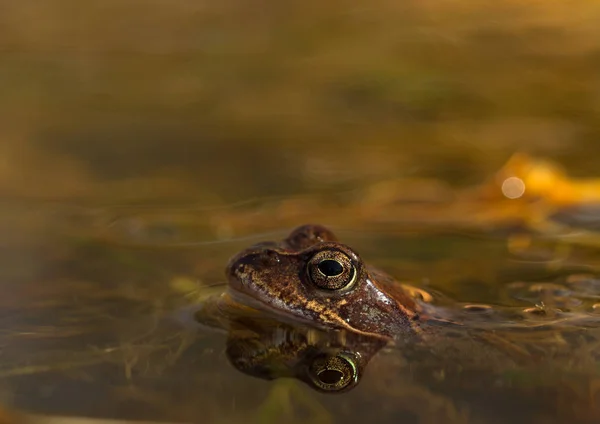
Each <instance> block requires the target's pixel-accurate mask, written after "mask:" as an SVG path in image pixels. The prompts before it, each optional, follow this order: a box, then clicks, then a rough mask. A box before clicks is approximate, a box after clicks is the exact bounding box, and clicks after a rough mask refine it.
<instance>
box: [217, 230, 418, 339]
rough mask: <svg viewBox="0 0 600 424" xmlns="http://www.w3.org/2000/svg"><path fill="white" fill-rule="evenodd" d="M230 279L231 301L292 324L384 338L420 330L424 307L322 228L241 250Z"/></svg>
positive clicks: (229, 269) (230, 269) (229, 270)
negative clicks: (309, 325)
mask: <svg viewBox="0 0 600 424" xmlns="http://www.w3.org/2000/svg"><path fill="white" fill-rule="evenodd" d="M323 260H325V262H327V263H325V264H324V265H323V262H322V261H323ZM334 262H335V263H334ZM325 265H328V266H329V268H328V267H327V266H325ZM331 267H333V268H331ZM321 268H322V269H324V270H325V271H323V272H322V271H321ZM325 274H327V275H325ZM329 274H335V275H329ZM227 276H228V279H229V289H230V294H231V297H232V298H234V299H235V300H238V301H240V302H241V303H245V304H248V305H250V306H253V307H257V308H258V309H263V310H267V311H270V312H274V313H276V314H277V315H278V316H279V317H282V318H287V319H289V320H291V321H299V322H303V323H308V324H311V325H315V326H317V327H321V328H335V329H343V330H347V331H351V332H354V333H357V334H360V335H364V336H373V337H379V338H385V339H391V338H396V337H402V336H406V335H409V334H413V333H414V332H415V331H416V328H417V326H416V320H417V319H418V317H419V308H418V306H417V305H416V304H415V302H414V301H413V300H412V298H411V297H410V296H409V295H408V294H407V293H406V292H405V291H404V290H403V289H402V288H401V286H400V285H399V284H398V283H396V282H395V281H394V280H393V279H392V278H391V277H390V276H388V275H386V274H385V273H383V272H381V271H378V270H376V269H374V268H371V267H368V266H367V265H365V264H364V262H363V261H362V260H361V258H360V257H359V256H358V254H357V253H356V252H354V251H353V250H352V249H350V248H349V247H348V246H346V245H344V244H342V243H340V242H339V241H338V239H337V238H336V236H335V235H334V234H333V233H332V232H331V231H329V230H328V229H326V228H324V227H322V226H318V225H305V226H302V227H299V228H297V229H295V230H294V231H293V232H292V233H291V234H290V235H289V236H288V237H287V238H286V239H284V240H283V241H281V242H280V243H275V242H265V243H259V244H257V245H254V246H252V247H250V248H248V249H246V250H244V251H242V252H240V253H239V254H237V255H236V256H235V257H233V258H232V259H231V260H230V262H229V265H228V266H227Z"/></svg>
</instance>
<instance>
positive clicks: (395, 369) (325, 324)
mask: <svg viewBox="0 0 600 424" xmlns="http://www.w3.org/2000/svg"><path fill="white" fill-rule="evenodd" d="M225 274H226V278H227V283H226V289H225V290H223V291H221V292H219V293H217V294H215V295H214V296H211V297H207V298H205V299H204V300H203V301H202V302H201V303H200V304H196V305H192V308H193V310H194V311H195V312H194V317H195V322H196V323H198V324H201V325H202V326H203V327H210V328H211V329H220V330H225V333H226V335H227V339H226V342H225V354H226V357H227V359H228V360H229V362H230V364H231V365H232V366H233V367H234V368H235V369H237V370H238V371H240V372H241V373H243V374H246V375H249V376H252V377H255V378H259V379H264V380H269V381H272V380H275V379H279V378H292V379H296V380H299V381H301V382H303V383H305V384H307V385H309V386H310V387H311V388H312V389H314V390H316V391H319V392H321V393H328V394H339V393H346V392H348V391H351V390H354V389H356V388H357V387H358V386H359V382H360V381H361V380H363V377H364V376H365V375H366V374H367V373H366V369H367V367H374V368H375V371H374V372H373V371H371V372H370V373H369V374H371V373H374V375H376V376H378V378H379V379H382V381H387V382H386V383H384V384H383V385H382V386H381V387H378V388H377V390H385V387H386V386H387V385H394V384H395V383H393V382H391V381H388V380H385V379H386V378H387V377H386V376H387V374H388V373H395V375H397V376H398V378H402V379H405V381H407V382H409V384H411V385H412V384H418V385H424V386H425V387H438V386H440V387H445V386H444V384H443V382H451V384H450V385H449V386H448V387H446V388H443V390H446V389H448V390H449V393H450V392H452V390H453V387H454V386H452V384H464V385H465V386H466V387H467V386H468V387H473V388H475V389H474V390H475V392H477V391H478V390H481V389H482V388H486V387H490V386H492V385H494V384H496V382H497V381H504V380H502V379H508V380H509V379H510V375H512V374H511V373H521V372H528V371H529V370H532V369H537V367H540V366H541V367H548V368H549V369H553V368H555V367H561V366H563V365H562V364H564V363H568V360H569V358H571V357H572V355H573V352H574V350H573V349H575V348H574V347H573V346H575V345H574V344H571V343H564V340H571V342H572V343H582V346H586V344H589V341H586V340H587V339H585V338H584V337H582V334H584V335H585V337H592V338H593V339H594V340H596V339H600V330H599V329H600V326H599V325H598V323H599V322H598V320H597V319H592V318H591V317H590V316H589V314H579V315H578V314H574V315H573V316H569V314H568V313H565V312H564V311H563V312H561V311H557V312H556V313H554V312H553V314H554V316H550V315H552V314H548V316H546V315H540V314H539V312H544V311H546V309H541V310H538V309H536V310H535V312H536V313H535V314H531V313H526V311H522V310H521V308H520V307H515V308H514V310H513V309H510V308H507V309H506V310H502V309H496V308H493V307H491V306H489V305H488V306H486V305H474V304H465V305H462V304H461V303H460V302H456V303H453V304H452V305H450V306H448V305H445V304H444V303H443V302H441V304H440V302H439V294H438V293H434V292H432V291H431V290H428V291H425V290H423V289H421V288H419V287H416V286H413V285H409V284H406V283H402V282H400V281H398V280H396V279H395V278H394V277H392V276H391V275H390V274H388V273H386V272H385V271H383V270H380V269H378V268H377V267H375V266H372V265H370V264H368V263H366V261H364V260H363V259H362V257H361V256H360V255H359V253H358V252H357V251H355V250H354V249H353V248H351V247H350V246H348V245H346V244H344V243H342V242H341V241H340V240H339V239H338V238H337V236H336V235H335V234H334V233H333V232H332V231H331V230H330V229H328V228H327V227H324V226H322V225H318V224H309V225H302V226H300V227H297V228H296V229H294V230H292V231H291V233H289V235H288V236H287V237H285V238H283V239H282V240H280V241H264V242H260V243H257V244H254V245H252V246H250V247H248V248H245V249H243V250H241V251H240V252H239V253H237V254H235V255H234V256H233V257H231V259H230V260H229V261H228V264H227V265H226V267H225ZM431 293H434V294H435V296H432V295H431ZM428 294H429V296H428ZM519 311H520V312H519ZM548 311H549V310H548ZM517 312H519V313H517ZM577 317H579V318H578V319H579V321H577V320H574V319H575V318H577ZM582 320H587V321H589V322H588V323H587V324H588V325H584V324H586V323H585V322H584V321H582ZM577 349H578V348H577ZM582 349H583V347H582ZM498 379H500V380H498ZM366 380H367V381H371V382H370V383H367V384H369V387H368V389H365V390H372V389H373V387H372V385H373V384H374V382H373V379H371V380H369V379H366ZM375 380H377V379H375ZM508 380H507V381H508ZM509 383H510V381H508V382H507V384H509ZM507 387H508V386H507Z"/></svg>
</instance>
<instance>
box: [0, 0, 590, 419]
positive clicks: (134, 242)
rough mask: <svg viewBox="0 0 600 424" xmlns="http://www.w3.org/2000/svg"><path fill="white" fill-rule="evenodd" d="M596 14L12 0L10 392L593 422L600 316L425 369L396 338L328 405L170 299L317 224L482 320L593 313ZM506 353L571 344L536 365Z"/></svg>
mask: <svg viewBox="0 0 600 424" xmlns="http://www.w3.org/2000/svg"><path fill="white" fill-rule="evenodd" d="M599 19H600V9H598V7H597V6H596V4H595V3H594V2H583V3H581V4H579V5H578V6H577V7H576V8H574V7H572V5H570V4H566V3H565V4H563V3H561V2H552V1H550V2H537V3H531V2H518V1H505V2H502V3H498V4H490V3H488V2H477V1H459V2H439V1H426V2H423V1H420V2H417V1H409V2H402V3H398V2H390V1H385V0H377V1H375V2H374V3H373V2H371V3H369V5H368V6H365V4H364V3H359V2H358V1H354V0H342V1H335V2H310V1H309V2H306V1H303V2H297V1H284V2H281V1H266V2H262V3H261V4H260V5H258V6H257V4H254V3H252V4H251V3H248V2H246V1H243V0H231V1H224V2H213V3H210V4H209V3H206V2H204V3H203V2H192V1H189V0H173V1H170V2H150V3H148V2H143V4H142V2H138V1H135V0H121V1H103V2H102V3H98V4H87V3H86V4H83V3H79V2H74V1H72V0H52V1H47V2H44V3H43V4H42V3H34V2H29V1H22V2H5V3H3V4H2V5H0V62H1V63H2V66H1V67H0V68H1V69H0V77H1V78H0V91H1V92H2V98H0V124H1V125H0V128H1V130H0V234H1V235H2V236H1V237H0V252H1V255H0V284H2V288H3V290H2V293H3V294H2V296H1V297H0V321H1V322H2V331H1V332H0V349H1V350H0V351H1V352H2V365H1V366H0V401H2V402H3V403H5V404H7V405H9V406H14V407H16V408H21V409H25V410H28V411H33V412H40V413H48V414H62V415H64V414H67V415H71V414H74V415H82V416H99V417H112V418H139V419H152V420H154V419H156V420H170V421H191V422H197V421H198V420H200V419H202V420H203V421H204V422H247V419H248V417H253V418H254V419H255V420H257V421H259V422H281V421H282V420H283V419H286V420H290V421H293V420H296V421H302V422H306V421H311V422H337V421H339V420H344V421H348V422H364V421H369V420H371V419H372V415H370V414H368V413H367V412H361V411H363V410H364V411H372V409H373V408H372V404H373V403H376V404H377V405H378V411H380V413H381V417H382V420H384V421H387V422H392V421H397V420H398V418H399V417H400V418H401V419H404V420H405V421H407V422H456V423H459V422H460V423H462V422H480V421H481V420H483V421H486V420H489V419H492V418H495V417H502V418H505V419H506V420H510V419H512V420H513V421H516V420H517V419H519V418H520V419H528V420H529V421H528V422H536V420H542V421H544V420H545V421H544V422H560V421H561V420H562V421H565V420H567V421H573V420H579V422H597V421H598V410H597V408H596V406H595V402H596V401H597V398H598V390H597V387H598V378H597V358H596V354H595V350H596V349H595V347H596V345H597V342H596V338H595V332H594V331H593V330H590V329H589V328H588V325H589V322H592V323H593V321H594V320H593V319H591V321H589V322H588V321H586V322H585V323H584V322H583V321H581V320H580V321H568V322H569V323H571V324H569V325H572V327H574V329H575V330H578V331H579V330H581V331H580V332H577V331H573V333H571V332H570V330H569V331H563V330H564V328H562V327H561V328H560V331H559V329H556V328H555V329H554V330H549V331H548V333H543V334H542V335H540V336H538V338H537V339H536V340H537V341H538V342H539V343H538V346H537V347H536V346H531V345H530V346H527V349H526V348H525V347H524V345H525V344H526V337H523V336H522V335H519V334H516V333H515V334H509V336H508V338H504V339H502V338H499V337H497V336H494V335H491V333H490V334H487V336H488V339H487V341H488V342H489V343H490V344H491V345H492V346H496V349H493V348H489V347H488V348H485V349H484V348H482V347H481V345H477V344H474V345H468V344H465V349H463V352H471V351H472V352H473V353H472V355H471V357H470V358H469V359H471V361H469V360H467V359H466V358H465V356H464V355H463V356H461V355H457V356H456V357H455V365H458V367H456V368H453V367H452V366H451V365H452V364H449V362H450V361H445V360H441V359H439V358H438V359H437V360H436V359H432V360H430V361H429V362H427V361H424V362H418V361H416V362H415V361H414V358H413V362H412V363H411V364H412V365H411V366H412V367H413V368H412V369H413V371H414V370H416V371H415V373H416V374H413V375H411V374H410V373H409V372H407V370H408V369H409V368H410V367H408V368H407V364H406V361H407V359H406V358H403V357H402V355H400V354H399V352H397V351H385V350H384V351H383V352H382V354H381V355H378V356H375V359H374V360H373V361H372V362H371V363H370V365H369V372H368V373H366V374H365V375H366V377H365V380H366V381H364V382H362V383H361V386H359V387H357V388H356V390H353V391H352V392H349V393H347V394H345V395H340V397H339V398H337V399H336V400H332V399H331V398H324V397H322V396H321V395H317V394H315V393H312V392H311V391H309V390H308V389H307V388H305V387H303V386H299V385H295V384H294V383H293V382H289V381H288V382H282V381H280V380H278V381H277V382H276V383H272V384H268V383H265V382H262V381H255V380H254V379H252V378H245V377H244V376H242V375H240V374H239V373H237V371H235V370H234V369H233V368H232V367H231V366H230V364H229V363H228V362H227V360H226V358H225V356H224V354H223V344H224V339H223V336H222V335H219V334H213V333H211V332H209V331H206V330H199V329H197V328H196V327H192V328H189V327H188V326H187V325H182V323H181V322H180V321H178V319H175V318H173V314H174V311H179V310H180V308H185V307H186V306H189V305H190V304H193V303H194V302H198V301H200V300H201V299H204V298H205V297H206V296H208V295H209V294H214V292H217V293H218V292H220V291H222V290H223V289H224V278H223V275H222V269H223V267H224V265H225V263H226V262H227V260H228V258H229V257H230V256H231V255H233V254H235V253H236V252H237V251H239V250H240V249H242V248H244V247H246V246H248V245H249V244H251V243H254V242H257V241H261V240H264V239H278V238H280V237H281V236H282V235H283V234H284V233H285V232H286V231H287V230H288V229H289V228H291V227H293V226H296V225H300V224H304V223H308V222H316V223H320V224H324V225H329V226H332V227H333V228H334V229H335V230H336V231H337V230H339V231H341V232H342V234H345V235H346V236H347V237H345V240H348V243H349V244H351V245H352V246H353V247H356V248H357V249H359V250H360V251H361V253H363V252H364V255H365V256H366V257H367V259H368V260H369V261H371V262H373V263H374V264H376V265H378V266H381V267H383V268H385V269H386V270H388V271H389V272H391V273H393V275H394V276H395V277H397V278H398V279H400V280H402V282H410V284H411V285H414V286H415V287H416V288H415V289H414V290H415V291H419V290H420V291H421V295H422V297H424V298H427V299H429V300H432V299H433V298H434V297H435V296H433V295H431V294H430V292H431V293H437V294H441V293H443V296H441V298H442V299H445V300H444V302H446V303H447V304H446V303H445V304H444V306H450V307H454V308H455V309H456V308H458V309H460V308H462V310H463V312H464V313H471V314H472V315H471V318H468V319H470V320H473V322H474V321H475V320H476V319H478V320H479V319H484V318H482V317H483V316H488V315H489V316H495V315H494V313H495V312H496V310H497V309H498V308H500V309H502V308H503V307H510V308H517V310H518V311H520V312H519V314H520V315H519V316H521V317H523V316H525V315H526V316H527V317H528V318H526V319H528V320H532V321H531V322H534V321H535V320H541V322H542V324H541V325H542V326H543V325H545V324H543V323H544V321H543V320H544V319H545V318H544V317H546V316H548V315H552V314H556V313H557V312H556V309H559V310H561V311H559V312H565V311H562V310H564V309H569V311H568V312H573V313H576V314H580V313H583V314H584V315H585V314H597V312H594V311H597V309H598V306H597V305H598V303H597V296H598V293H600V285H598V284H597V280H596V278H597V277H596V276H597V274H598V272H600V271H599V269H598V268H599V266H600V264H599V263H598V259H597V254H596V249H597V248H598V247H599V246H600V244H599V242H598V237H597V233H596V230H597V222H598V219H597V216H598V209H597V208H596V206H595V205H596V204H598V203H599V201H600V189H599V187H600V180H598V177H599V174H598V171H597V170H598V159H597V156H598V155H595V154H594V153H596V152H598V143H597V139H598V137H600V131H599V128H598V125H597V122H598V111H599V110H600V109H599V107H600V103H599V102H598V96H597V94H596V91H597V90H596V89H595V87H596V86H597V83H598V75H599V74H598V72H597V68H598V64H599V63H600V62H599V57H600V56H599V52H600V45H599V43H600V41H599V40H600V37H599V35H600V34H599V29H598V28H600V27H599V26H598V25H597V22H598V21H599ZM557 287H560V288H561V290H563V291H564V292H562V291H561V292H560V293H558V294H557V292H554V291H552V290H558V288H557ZM432 296H433V297H432ZM490 309H491V310H493V313H492V312H489V313H488V311H489V310H490ZM484 312H485V313H484ZM490 314H491V315H490ZM175 315H177V314H175ZM559 315H560V313H559ZM475 316H477V317H479V318H475ZM553 316H555V315H553ZM577 316H578V317H579V315H577ZM585 316H586V317H588V315H585ZM584 321H585V320H584ZM535 322H536V323H537V321H535ZM584 324H585V325H584ZM564 325H567V324H564ZM584 327H585V329H584ZM570 329H571V328H570ZM540 334H541V333H540ZM448 337H450V336H449V335H448ZM511 338H512V339H511ZM492 339H493V340H492ZM463 342H465V341H464V340H463ZM557 346H559V347H557ZM446 347H448V346H447V345H446ZM478 349H479V350H478ZM502 349H507V350H508V351H510V352H513V353H514V354H516V355H517V356H518V354H519V353H521V354H522V356H524V357H526V358H531V357H535V358H537V359H539V358H542V359H544V358H545V359H548V358H550V357H551V356H552V355H553V354H556V357H553V358H552V360H550V359H548V361H546V362H544V360H542V363H543V364H544V366H546V367H548V368H549V369H546V368H544V367H542V368H543V370H540V369H538V368H536V367H529V366H527V365H525V366H523V367H521V368H518V367H517V368H515V367H512V366H509V365H508V362H502V361H500V356H501V355H498V352H499V351H501V350H502ZM528 349H529V350H528ZM553 349H554V350H553ZM561 349H563V350H561ZM450 351H451V349H450V348H448V352H450ZM440 352H441V353H444V354H445V353H447V352H446V351H440ZM440 352H438V353H440ZM556 352H562V354H563V356H561V355H559V354H558V353H556ZM433 353H435V349H434V350H433ZM454 353H456V352H454ZM459 353H460V352H459ZM494 355H496V356H494ZM441 357H442V358H444V355H441ZM467 357H468V355H467ZM484 359H487V361H488V364H487V365H489V367H488V368H485V367H484V368H483V369H478V370H477V372H476V373H473V374H470V371H471V372H472V370H470V369H469V365H470V364H471V363H478V361H481V362H482V363H485V362H486V361H485V360H484ZM504 359H505V358H504ZM496 360H497V362H494V361H496ZM461 366H462V367H463V368H462V369H461V370H460V371H457V370H458V369H459V368H460V367H461ZM419 373H421V374H419ZM417 374H419V375H420V377H421V379H420V380H419V379H417V378H416V377H415V375H417ZM369 376H370V377H369ZM486 379H487V380H486ZM478 383H479V384H478ZM488 383H489V384H488ZM361 387H364V388H361ZM482 391H483V392H486V394H487V395H489V398H490V399H496V402H495V403H494V402H491V403H490V402H486V401H485V400H482V399H480V398H479V397H478V396H477V392H482ZM374 393H375V394H374ZM495 396H496V397H495ZM92 399H93V401H92ZM523 399H525V400H526V401H525V402H524V401H523ZM509 411H513V412H512V413H514V416H513V415H510V414H512V413H511V412H509ZM487 422H489V421H487Z"/></svg>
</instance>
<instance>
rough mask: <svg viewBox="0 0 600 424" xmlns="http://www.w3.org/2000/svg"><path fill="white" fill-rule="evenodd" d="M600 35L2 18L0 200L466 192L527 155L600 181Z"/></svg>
mask: <svg viewBox="0 0 600 424" xmlns="http://www.w3.org/2000/svg"><path fill="white" fill-rule="evenodd" d="M599 18H600V4H598V3H597V2H594V1H584V2H581V3H580V4H578V6H577V8H573V7H571V6H570V5H568V4H566V3H564V2H558V1H544V2H523V1H514V0H508V1H503V2H498V3H493V4H492V3H489V2H483V1H481V2H479V1H473V0H460V1H429V0H428V1H404V2H396V1H388V0H375V1H374V2H370V3H369V4H368V5H366V4H364V2H359V1H354V0H335V1H330V2H320V1H311V0H308V1H306V0H303V1H294V0H291V1H283V2H282V1H271V0H263V1H260V2H258V3H257V2H250V1H245V0H225V1H219V2H207V1H189V0H168V1H167V0H150V1H138V0H106V1H102V2H92V3H89V2H86V3H81V2H77V1H72V0H53V1H46V2H36V1H29V0H25V1H19V2H9V1H3V2H1V3H0V65H1V66H0V73H1V75H0V92H1V93H2V96H1V98H0V129H1V135H0V140H1V145H0V149H1V154H0V159H1V162H0V194H2V195H5V196H21V197H27V198H46V199H48V198H51V199H79V200H86V201H94V202H95V203H99V204H102V203H110V202H114V201H135V202H140V201H141V202H152V201H156V200H157V199H159V198H163V200H164V199H170V200H175V199H177V200H185V201H187V200H190V199H194V201H200V202H205V203H206V204H211V205H213V204H218V203H220V202H232V201H238V200H243V199H248V198H252V197H253V196H265V195H266V196H270V195H292V194H297V193H305V192H314V191H320V190H336V189H338V188H339V187H355V186H356V185H357V184H367V183H369V182H371V181H374V180H380V179H385V178H395V177H419V176H430V177H434V178H440V179H444V180H445V181H448V182H450V183H451V184H457V185H461V184H467V183H473V182H477V181H480V180H481V179H482V178H483V177H484V176H486V175H488V174H489V173H490V172H492V171H494V170H496V169H497V168H498V167H499V166H501V165H502V163H503V162H505V161H506V159H507V158H508V157H509V156H510V155H511V154H512V153H514V152H515V151H522V150H525V151H527V152H530V153H534V154H543V155H546V156H550V157H559V158H560V161H561V162H562V163H564V164H565V165H567V166H568V167H569V169H570V172H571V173H572V174H574V175H590V174H591V175H594V174H595V173H596V170H597V165H598V160H597V158H596V155H595V154H594V153H595V152H599V151H600V147H597V146H600V145H599V144H598V143H597V138H598V135H599V134H600V128H599V127H600V126H599V124H598V122H600V120H599V119H598V114H599V113H600V85H599V83H600V72H599V70H600V26H598V25H597V22H598V19H599Z"/></svg>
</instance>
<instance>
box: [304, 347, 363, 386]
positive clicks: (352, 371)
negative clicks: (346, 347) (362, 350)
mask: <svg viewBox="0 0 600 424" xmlns="http://www.w3.org/2000/svg"><path fill="white" fill-rule="evenodd" d="M309 375H310V378H311V380H312V382H313V383H314V384H315V385H316V386H317V388H319V389H321V390H324V391H328V392H339V391H340V390H344V389H346V388H348V387H349V386H350V385H352V384H355V383H357V382H358V369H357V367H356V365H355V364H354V360H353V358H351V357H349V356H346V355H343V354H339V355H336V356H329V355H323V356H319V357H317V358H315V359H314V360H313V362H312V364H310V367H309Z"/></svg>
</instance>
